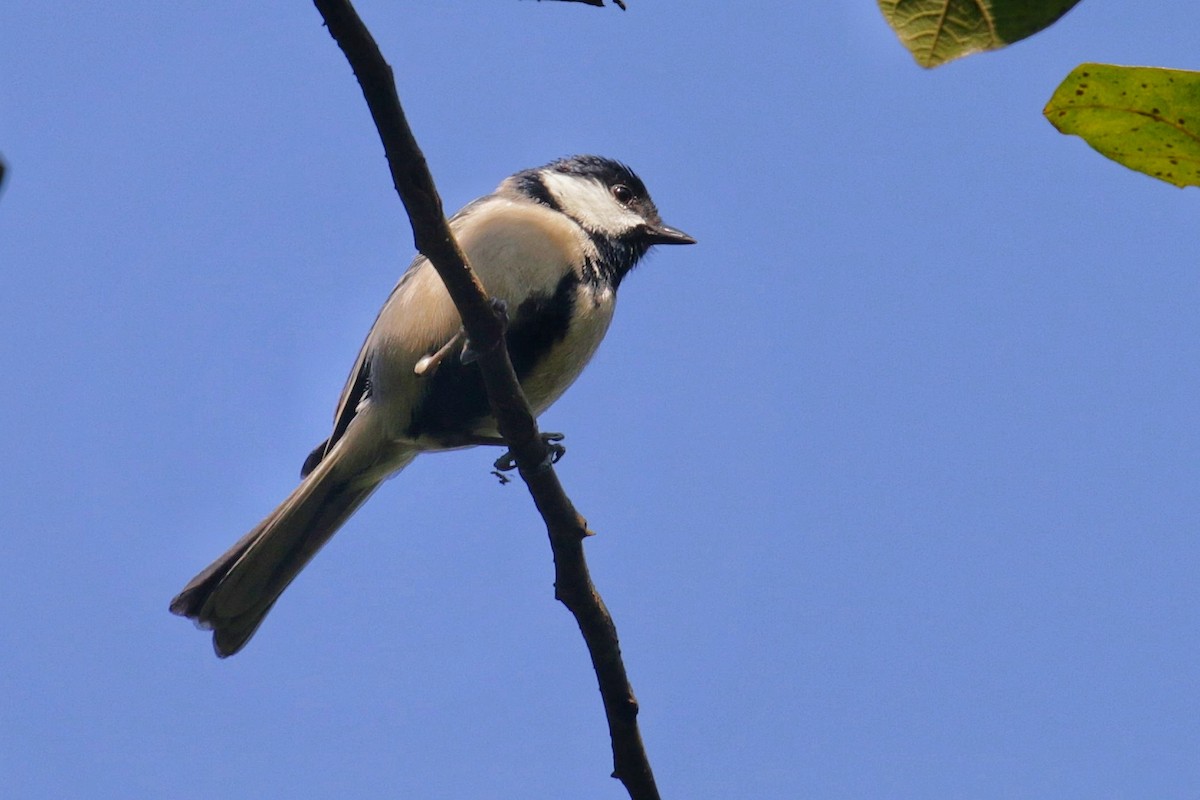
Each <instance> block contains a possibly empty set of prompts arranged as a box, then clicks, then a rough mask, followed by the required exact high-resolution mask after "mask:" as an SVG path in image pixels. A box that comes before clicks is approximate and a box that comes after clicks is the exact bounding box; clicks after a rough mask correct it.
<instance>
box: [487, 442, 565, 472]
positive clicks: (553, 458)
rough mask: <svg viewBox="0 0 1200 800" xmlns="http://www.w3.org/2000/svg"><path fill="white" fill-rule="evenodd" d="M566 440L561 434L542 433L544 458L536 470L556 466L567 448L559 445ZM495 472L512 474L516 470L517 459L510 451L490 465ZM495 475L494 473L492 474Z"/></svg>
mask: <svg viewBox="0 0 1200 800" xmlns="http://www.w3.org/2000/svg"><path fill="white" fill-rule="evenodd" d="M565 438H567V437H566V436H564V435H563V434H561V433H543V434H542V435H541V439H542V444H544V445H546V451H547V452H546V457H545V458H544V459H543V460H542V463H541V464H538V467H537V468H538V469H539V470H543V469H546V468H547V467H549V466H550V465H551V464H557V463H558V462H559V460H560V459H562V457H563V456H564V455H565V454H566V452H567V448H566V447H564V446H563V445H561V444H559V442H561V441H562V440H563V439H565ZM492 466H494V467H495V468H496V470H497V472H512V471H513V470H514V469H516V468H517V457H516V455H515V454H514V453H513V451H512V450H508V451H507V452H505V453H504V455H502V456H500V457H499V458H497V459H496V461H495V463H494V464H493V465H492ZM494 474H495V473H494Z"/></svg>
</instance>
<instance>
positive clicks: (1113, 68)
mask: <svg viewBox="0 0 1200 800" xmlns="http://www.w3.org/2000/svg"><path fill="white" fill-rule="evenodd" d="M1042 113H1044V114H1045V115H1046V119H1048V120H1050V122H1052V123H1053V124H1054V127H1056V128H1058V130H1059V131H1061V132H1062V133H1068V134H1074V135H1076V136H1079V137H1081V138H1082V139H1083V140H1084V141H1085V142H1087V143H1088V144H1090V145H1091V146H1092V147H1093V148H1095V149H1096V150H1097V151H1098V152H1100V153H1101V154H1102V155H1105V156H1107V157H1108V158H1111V159H1112V160H1113V161H1116V162H1117V163H1119V164H1124V165H1125V166H1127V167H1129V168H1130V169H1135V170H1137V171H1138V172H1144V173H1146V174H1147V175H1150V176H1152V177H1155V178H1158V179H1159V180H1163V181H1166V182H1167V183H1173V184H1175V185H1176V186H1200V72H1191V71H1188V70H1181V69H1161V68H1159V67H1120V66H1117V65H1115V64H1080V65H1079V66H1078V67H1076V68H1075V69H1074V70H1072V71H1071V74H1070V75H1068V76H1067V77H1066V79H1065V80H1064V81H1063V82H1062V83H1061V84H1060V85H1059V87H1058V88H1057V89H1055V91H1054V96H1053V97H1051V98H1050V102H1049V103H1047V104H1046V108H1045V110H1044V111H1043V112H1042Z"/></svg>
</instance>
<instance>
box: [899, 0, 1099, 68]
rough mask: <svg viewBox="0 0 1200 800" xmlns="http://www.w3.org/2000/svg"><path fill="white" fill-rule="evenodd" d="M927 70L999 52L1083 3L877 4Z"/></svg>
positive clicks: (953, 0)
mask: <svg viewBox="0 0 1200 800" xmlns="http://www.w3.org/2000/svg"><path fill="white" fill-rule="evenodd" d="M878 2H879V10H880V11H882V12H883V16H884V18H885V19H887V21H888V24H889V25H891V26H892V30H894V31H895V32H896V36H898V37H899V38H900V42H901V43H902V44H903V45H904V46H905V47H907V48H908V49H909V52H911V53H912V55H913V58H915V59H916V60H917V63H918V64H920V65H921V66H922V67H936V66H938V65H939V64H945V63H946V62H947V61H952V60H953V59H956V58H961V57H962V56H966V55H970V54H971V53H978V52H980V51H983V50H996V49H998V48H1001V47H1004V46H1005V45H1009V44H1012V43H1013V42H1017V41H1020V40H1021V39H1024V38H1026V37H1027V36H1032V35H1033V34H1035V33H1037V32H1038V31H1040V30H1041V29H1042V28H1046V27H1049V26H1050V25H1051V24H1052V23H1054V21H1055V20H1057V19H1058V18H1059V17H1061V16H1062V15H1063V14H1065V13H1067V12H1068V11H1070V10H1071V7H1072V6H1074V5H1075V4H1076V3H1078V2H1079V0H878Z"/></svg>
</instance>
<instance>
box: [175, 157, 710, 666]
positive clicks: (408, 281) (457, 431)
mask: <svg viewBox="0 0 1200 800" xmlns="http://www.w3.org/2000/svg"><path fill="white" fill-rule="evenodd" d="M450 227H451V229H452V230H453V231H454V235H455V237H456V238H457V239H458V241H459V243H460V244H461V245H462V248H463V250H464V251H465V252H466V254H467V257H468V259H469V260H470V263H471V266H472V267H473V268H474V269H475V271H476V273H477V274H478V275H479V278H480V280H481V281H482V283H483V285H484V287H485V288H486V290H487V292H488V293H489V294H490V295H491V296H492V297H493V298H495V299H497V300H499V301H501V302H502V303H504V306H505V307H506V309H507V311H508V315H509V326H508V332H507V334H506V343H507V345H508V349H509V354H510V356H511V358H512V364H513V368H514V369H515V370H516V373H517V378H518V379H519V380H520V382H521V386H522V388H523V389H524V391H525V395H526V397H527V398H528V399H529V403H530V405H531V406H532V407H533V411H534V413H535V414H540V413H541V412H542V411H545V410H546V408H547V407H549V406H550V404H551V403H553V402H554V401H555V400H557V399H558V397H559V396H560V395H561V394H562V393H563V391H565V390H566V388H567V387H568V386H570V385H571V383H572V382H573V381H574V380H575V379H576V378H577V377H578V376H579V373H580V371H581V370H582V369H583V367H584V365H586V364H587V362H588V360H589V359H591V357H592V354H593V353H595V351H596V347H597V346H598V345H599V344H600V340H601V339H603V338H604V334H605V331H607V330H608V325H609V322H610V321H611V320H612V315H613V308H614V305H615V303H616V291H617V287H618V286H620V284H621V281H622V280H623V279H624V277H625V276H626V274H628V273H629V271H630V270H631V269H633V267H634V265H635V264H637V263H638V261H639V260H640V259H641V258H642V256H644V255H645V254H646V251H647V250H649V248H650V247H651V246H653V245H656V244H694V243H695V240H694V239H693V238H692V237H690V236H688V235H687V234H686V233H683V232H682V231H679V230H676V229H674V228H671V227H668V226H666V225H664V224H663V222H662V219H661V218H660V217H659V215H658V210H657V209H656V208H655V206H654V202H653V201H652V200H651V199H650V195H649V194H648V193H647V192H646V187H645V185H644V184H643V183H642V181H641V180H640V179H639V178H638V177H637V175H635V174H634V173H633V171H632V170H630V169H629V168H628V167H626V166H625V165H624V164H620V163H618V162H616V161H612V160H610V159H607V158H601V157H599V156H575V157H573V158H565V159H561V160H559V161H555V162H553V163H550V164H547V165H546V166H544V167H539V168H536V169H529V170H524V171H522V172H518V173H516V174H515V175H513V176H511V177H509V178H507V179H506V180H505V181H504V182H503V183H501V184H500V186H499V187H498V188H497V189H496V191H495V192H494V193H492V194H490V195H487V196H486V197H482V198H480V199H478V200H476V201H474V202H472V203H470V204H469V205H467V206H466V207H465V208H464V209H462V210H461V211H459V212H458V213H457V214H455V215H454V217H452V218H451V220H450ZM472 361H473V358H472V354H471V352H470V350H469V344H468V343H467V342H466V340H465V338H464V335H463V333H462V332H461V320H460V318H459V315H458V312H457V310H456V309H455V307H454V304H453V303H452V302H451V300H450V296H449V295H448V294H447V292H446V289H445V286H444V285H443V284H442V281H441V278H439V277H438V274H437V272H436V271H435V270H434V269H433V267H432V266H431V265H430V263H429V262H428V261H427V260H426V259H425V258H424V257H421V256H419V257H417V258H416V260H414V261H413V263H412V265H411V266H410V267H409V268H408V270H407V271H406V272H405V273H404V275H403V277H401V278H400V282H399V283H397V284H396V288H395V289H393V290H392V294H391V296H390V297H388V300H387V302H386V303H385V304H384V306H383V309H382V310H381V311H380V312H379V316H378V317H377V318H376V320H375V324H374V326H372V328H371V331H370V333H368V334H367V339H366V342H364V343H363V346H362V350H361V352H359V354H358V361H357V362H355V364H354V368H353V370H351V372H350V378H349V380H348V381H347V382H346V388H345V389H343V390H342V396H341V399H340V400H339V401H338V405H337V411H336V412H335V413H334V422H333V433H331V434H330V436H329V438H328V439H326V440H325V441H324V442H322V443H321V444H319V445H317V447H316V449H314V450H313V451H312V453H311V454H309V456H308V458H307V459H306V460H305V462H304V466H303V468H302V469H301V472H300V476H301V478H302V480H301V482H300V485H299V486H298V487H296V489H295V491H293V492H292V493H291V495H290V496H289V497H288V498H287V499H286V500H284V501H283V503H282V504H280V506H279V507H278V508H276V509H275V510H274V511H272V512H271V514H270V515H268V516H267V518H266V519H264V520H263V521H262V522H260V523H259V524H258V525H257V527H255V528H254V529H253V530H251V531H250V532H249V533H248V534H246V535H245V536H244V537H242V539H241V540H240V541H238V543H237V544H235V545H234V546H233V547H232V548H230V549H229V551H228V552H226V553H225V554H224V555H223V556H221V557H220V558H218V559H217V560H216V561H214V562H213V563H212V564H211V565H209V567H208V568H207V569H205V570H204V571H203V572H201V573H200V574H199V575H197V576H196V577H195V578H193V579H192V581H191V583H189V584H188V585H187V586H186V587H184V589H183V591H182V592H180V593H179V595H178V596H177V597H176V598H175V599H174V600H172V601H171V611H172V612H173V613H175V614H179V615H181V616H185V617H190V618H192V619H194V620H195V621H196V624H197V625H199V626H200V627H202V628H206V629H211V630H212V632H213V648H214V649H215V650H216V652H217V655H218V656H221V657H222V658H223V657H225V656H230V655H233V654H234V653H236V652H237V651H238V650H240V649H241V648H242V647H243V646H245V644H246V642H247V641H249V639H250V637H251V636H253V635H254V632H255V631H256V630H257V629H258V626H259V625H260V624H261V623H262V621H263V617H265V616H266V614H267V612H268V611H270V610H271V607H272V606H273V605H274V604H275V601H276V600H278V599H279V595H280V594H281V593H282V592H283V590H284V589H286V588H287V586H288V584H290V583H291V582H292V580H293V579H294V578H295V577H296V575H298V574H299V573H300V570H302V569H303V568H304V566H305V565H306V564H307V563H308V561H309V559H311V558H312V557H313V555H315V554H316V552H317V551H318V550H319V549H320V548H321V546H322V545H324V544H325V543H326V542H327V541H329V538H330V537H331V536H333V534H334V533H336V532H337V529H338V528H339V527H341V525H342V524H343V523H344V522H345V521H346V520H347V519H348V518H349V517H350V515H351V514H353V513H354V512H355V510H357V509H358V507H359V506H361V505H362V504H363V502H364V501H366V499H367V498H368V497H370V496H371V493H372V492H374V491H375V489H376V488H378V486H379V485H380V483H382V482H383V481H384V479H386V478H388V477H389V476H391V475H393V474H394V473H396V472H398V471H400V470H401V469H403V468H404V467H406V466H408V464H410V463H411V462H412V460H413V459H414V458H416V457H417V455H418V454H419V453H422V452H426V451H431V450H449V449H454V448H459V447H468V446H471V445H473V444H479V443H481V442H484V441H486V440H488V439H493V440H494V439H496V438H497V437H498V436H499V433H498V432H497V430H496V423H495V420H493V419H492V417H491V414H490V411H489V408H488V401H487V395H486V394H485V391H484V387H483V380H482V377H481V376H480V373H479V369H478V367H477V366H476V365H475V364H474V363H471V362H472Z"/></svg>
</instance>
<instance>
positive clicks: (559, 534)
mask: <svg viewBox="0 0 1200 800" xmlns="http://www.w3.org/2000/svg"><path fill="white" fill-rule="evenodd" d="M313 2H314V3H315V5H316V7H317V10H318V11H319V12H320V13H321V16H322V17H323V18H324V20H325V24H326V26H327V27H328V28H329V33H330V34H331V35H332V36H333V38H334V40H335V41H336V42H337V43H338V46H339V47H340V48H341V49H342V52H343V53H345V55H346V59H347V60H348V61H349V62H350V66H351V68H352V69H353V70H354V74H355V76H356V77H357V78H358V82H359V85H360V86H361V87H362V91H363V96H364V97H365V98H366V101H367V106H368V107H369V108H370V110H371V116H372V117H373V118H374V120H375V126H376V128H378V130H379V137H380V139H381V140H382V141H383V148H384V152H385V154H386V155H387V160H388V165H389V167H390V168H391V173H392V182H393V183H394V184H395V187H396V191H397V193H399V195H400V199H401V200H402V201H403V202H404V207H405V209H406V210H407V211H408V216H409V219H410V220H411V222H412V228H413V239H414V242H415V244H416V246H417V249H418V250H420V251H421V253H423V254H424V255H425V257H426V258H428V259H429V261H430V263H432V264H433V266H434V268H435V269H437V271H438V274H439V275H441V277H442V281H443V282H444V283H445V284H446V288H447V290H448V291H449V293H450V297H451V298H452V299H453V300H454V304H455V305H456V306H457V307H458V310H459V314H460V316H461V317H462V320H463V327H465V328H466V331H467V335H468V336H469V337H470V340H471V342H472V343H473V347H474V349H475V350H477V351H478V353H479V359H478V361H479V368H480V370H481V372H482V374H483V378H484V383H485V385H486V386H487V392H488V398H489V400H490V401H491V405H492V413H493V414H494V415H495V417H496V422H497V425H498V428H499V430H500V433H501V435H502V436H503V437H504V439H505V440H506V441H507V443H508V445H509V447H510V448H511V450H512V453H513V454H514V455H515V457H516V462H517V466H518V468H519V469H520V473H521V477H522V478H523V479H524V480H525V483H526V485H527V486H528V487H529V493H530V494H531V495H532V496H533V500H534V503H535V504H536V505H537V508H538V511H539V512H541V515H542V518H543V519H544V520H545V522H546V530H547V533H548V534H549V536H550V546H551V549H552V550H553V553H554V589H555V592H554V594H555V597H556V598H557V599H558V600H560V601H562V603H563V604H564V605H565V606H566V607H567V608H568V609H569V610H570V611H571V613H572V614H574V615H575V619H576V621H577V622H578V624H579V629H580V631H581V632H582V634H583V638H584V641H585V642H586V643H587V648H588V652H589V653H590V654H591V658H592V666H593V667H594V668H595V670H596V678H597V681H598V682H599V685H600V695H601V697H602V698H603V701H604V710H605V714H606V716H607V717H608V727H609V734H610V736H611V738H612V749H613V777H614V778H617V779H618V780H620V781H621V782H622V783H623V784H624V785H625V788H626V790H627V791H628V792H629V796H630V797H631V798H633V800H658V798H659V794H658V789H657V787H656V786H655V783H654V775H653V773H652V772H651V770H650V762H649V759H648V758H647V756H646V750H645V748H644V747H643V745H642V737H641V733H640V732H639V730H638V725H637V713H638V705H637V700H636V699H635V698H634V695H633V687H632V686H630V684H629V678H628V676H627V674H626V672H625V665H624V663H623V662H622V660H621V649H620V645H619V643H618V641H617V630H616V627H615V626H614V624H613V621H612V617H611V616H610V615H609V613H608V610H607V609H606V608H605V607H604V602H603V601H602V600H601V599H600V595H599V594H598V593H597V592H596V587H595V586H594V585H593V584H592V580H591V577H590V575H589V573H588V569H587V562H586V560H585V558H584V553H583V539H584V537H586V536H587V535H588V534H589V531H588V530H587V521H586V520H584V518H583V517H581V516H580V515H579V512H577V511H576V510H575V507H574V506H573V505H572V504H571V501H570V500H569V499H568V498H567V496H566V493H565V492H564V491H563V488H562V484H560V483H559V481H558V476H557V475H556V474H555V472H554V469H553V468H552V467H550V466H548V464H547V458H546V456H547V454H548V452H549V451H548V449H547V446H546V444H545V443H544V442H543V441H542V439H541V437H540V435H539V433H538V428H537V422H536V421H535V420H534V418H533V414H532V412H531V411H530V408H529V403H528V402H527V401H526V399H525V395H524V393H523V392H522V391H521V386H520V384H519V383H518V382H517V378H516V374H515V373H514V372H513V368H512V363H511V362H510V361H509V357H508V350H507V348H506V347H504V346H503V335H504V327H503V321H502V320H501V319H500V318H499V317H498V316H497V315H496V313H495V312H494V310H493V308H492V305H491V302H490V300H489V298H488V295H487V293H486V292H485V290H484V288H483V286H482V285H481V284H480V283H479V279H478V278H477V277H476V276H475V274H474V272H472V270H471V268H470V266H469V265H468V264H467V261H466V256H465V255H464V254H463V252H462V249H461V248H460V247H459V246H458V244H457V242H455V240H454V237H453V235H452V234H451V232H450V227H449V225H448V224H447V222H446V218H445V215H444V213H443V212H442V202H441V198H440V197H439V196H438V193H437V189H436V188H435V187H434V184H433V178H432V176H431V175H430V174H429V168H428V166H427V165H426V163H425V157H424V156H423V155H422V154H421V150H420V148H419V147H418V146H417V142H416V140H415V138H414V137H413V134H412V130H411V129H410V128H409V126H408V122H407V120H406V119H405V116H404V111H403V109H402V108H401V107H400V100H399V98H398V97H397V94H396V85H395V81H394V80H393V76H392V68H391V67H390V66H389V65H388V63H387V62H386V61H385V60H384V58H383V55H382V54H381V53H380V52H379V47H378V46H377V45H376V44H375V40H374V38H372V36H371V33H370V31H368V30H367V28H366V26H365V25H364V24H363V22H362V20H361V19H359V17H358V14H357V13H356V12H355V11H354V8H353V6H352V5H351V4H350V2H349V0H313Z"/></svg>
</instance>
